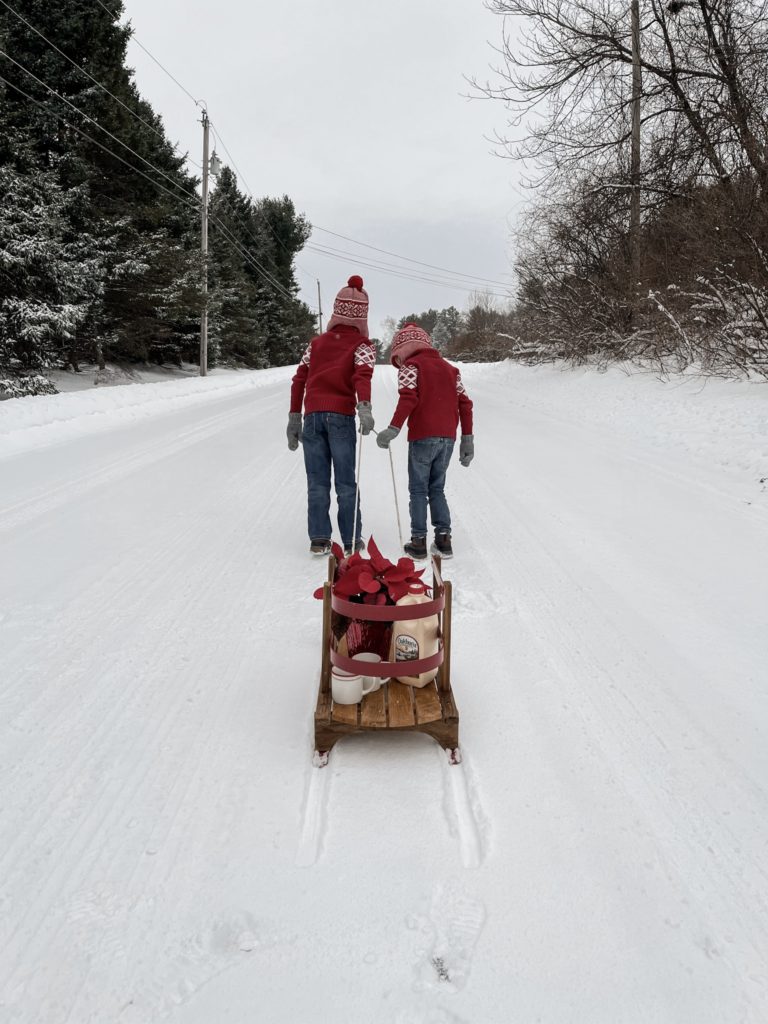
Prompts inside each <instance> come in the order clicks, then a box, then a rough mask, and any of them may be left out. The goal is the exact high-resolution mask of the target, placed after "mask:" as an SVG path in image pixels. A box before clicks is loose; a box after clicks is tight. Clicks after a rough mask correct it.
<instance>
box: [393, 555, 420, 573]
mask: <svg viewBox="0 0 768 1024" xmlns="http://www.w3.org/2000/svg"><path fill="white" fill-rule="evenodd" d="M415 568H416V565H415V564H414V561H413V559H412V558H398V560H397V569H398V571H406V572H413V570H414V569H415Z"/></svg>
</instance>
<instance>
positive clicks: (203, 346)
mask: <svg viewBox="0 0 768 1024" xmlns="http://www.w3.org/2000/svg"><path fill="white" fill-rule="evenodd" d="M202 123H203V208H202V215H201V217H202V221H201V232H200V250H201V252H202V255H203V309H202V312H201V313H200V376H201V377H206V376H207V375H208V162H209V161H208V145H209V140H208V134H209V129H210V121H209V120H208V111H207V110H205V109H204V110H203V121H202Z"/></svg>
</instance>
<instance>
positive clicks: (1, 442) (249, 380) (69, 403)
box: [0, 367, 295, 457]
mask: <svg viewBox="0 0 768 1024" xmlns="http://www.w3.org/2000/svg"><path fill="white" fill-rule="evenodd" d="M294 372H295V368H293V367H277V368H275V369H271V370H253V371H251V370H242V371H232V372H229V373H221V374H216V375H213V376H209V377H205V378H203V377H195V378H193V379H189V380H173V381H163V382H161V383H158V384H141V385H138V386H135V387H109V388H103V389H102V388H91V389H90V390H88V391H72V392H69V393H68V394H59V395H38V396H35V397H31V398H24V399H16V400H11V401H8V402H3V403H1V404H0V457H3V456H7V455H18V454H19V453H21V452H25V451H30V450H32V449H35V448H45V447H48V446H49V445H51V444H60V443H61V442H63V441H68V440H70V439H72V438H75V437H82V436H83V435H84V434H90V433H96V432H100V431H102V430H110V429H113V428H115V427H120V426H124V425H125V424H127V423H130V422H131V421H134V420H141V419H145V418H147V417H151V416H160V415H164V414H168V413H172V412H175V411H176V410H178V409H180V408H183V407H189V406H191V405H198V404H203V403H207V402H212V401H218V400H220V399H225V398H230V397H232V396H233V395H236V394H238V393H243V394H245V393H247V392H249V391H252V390H255V389H258V388H264V387H268V386H269V385H271V384H273V383H275V382H279V381H281V380H283V379H285V380H286V382H287V381H288V380H289V379H290V377H291V376H292V374H293V373H294ZM286 395H287V393H286ZM286 403H287V397H286ZM286 408H287V406H286Z"/></svg>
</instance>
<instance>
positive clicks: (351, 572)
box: [333, 565, 363, 597]
mask: <svg viewBox="0 0 768 1024" xmlns="http://www.w3.org/2000/svg"><path fill="white" fill-rule="evenodd" d="M362 569H363V567H362V566H359V565H353V566H351V567H350V568H349V569H348V570H347V572H345V573H344V575H343V576H340V577H339V579H338V581H337V582H336V583H335V584H334V587H333V589H334V592H335V593H336V594H338V596H339V597H352V596H353V595H354V594H359V593H360V573H361V572H362Z"/></svg>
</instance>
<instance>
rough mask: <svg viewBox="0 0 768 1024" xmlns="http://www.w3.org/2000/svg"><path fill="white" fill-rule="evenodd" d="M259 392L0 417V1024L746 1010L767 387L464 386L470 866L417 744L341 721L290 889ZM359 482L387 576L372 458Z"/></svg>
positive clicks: (314, 566)
mask: <svg viewBox="0 0 768 1024" xmlns="http://www.w3.org/2000/svg"><path fill="white" fill-rule="evenodd" d="M291 374H292V370H290V369H280V370H269V371H264V372H262V373H250V374H248V373H241V374H233V375H226V376H224V375H222V376H218V377H213V378H210V379H208V380H205V381H201V380H181V381H175V382H167V383H159V384H145V385H141V386H138V387H125V388H110V389H104V390H102V389H94V390H92V391H88V392H78V393H72V394H66V395H59V396H55V397H53V398H32V399H23V400H15V401H9V402H5V403H2V405H0V654H1V656H2V663H1V665H0V769H1V770H2V783H1V789H0V1020H2V1021H3V1024H5V1022H6V1021H8V1022H9V1024H10V1022H13V1024H65V1022H66V1024H108V1022H119V1024H151V1022H154V1021H174V1022H183V1024H254V1022H258V1024H359V1022H366V1024H533V1022H542V1024H765V1021H767V1020H768V990H767V988H768V884H767V882H768V686H766V683H767V682H768V386H767V385H765V384H760V383H757V382H755V383H747V382H740V383H737V382H724V381H718V380H709V381H704V380H703V379H699V378H695V377H689V378H678V379H676V380H674V381H670V382H667V383H662V382H660V381H658V380H656V379H655V377H653V376H652V375H649V374H636V375H633V376H628V375H626V374H624V373H622V372H621V371H619V370H612V371H610V372H608V373H605V374H599V373H596V372H595V371H593V370H582V371H570V370H568V371H562V370H560V369H557V368H550V367H548V368H538V369H532V368H526V367H520V366H515V365H511V364H497V365H491V366H468V367H466V368H465V370H464V378H465V381H466V383H467V386H468V389H469V391H470V394H471V396H472V397H473V399H474V401H475V409H476V429H475V433H476V449H477V457H476V459H475V462H474V463H473V464H472V466H471V467H470V468H469V469H468V470H465V469H462V468H461V467H459V466H458V464H457V462H455V463H454V465H453V466H452V468H451V470H450V473H449V477H448V492H449V498H450V500H451V506H452V511H453V515H454V546H455V549H456V552H457V557H456V558H455V559H454V561H453V562H451V563H447V564H446V575H447V576H449V577H450V578H451V579H452V580H453V582H454V587H455V608H454V653H453V659H454V660H453V678H454V691H455V694H456V699H457V702H458V705H459V709H460V712H461V736H462V748H463V752H464V758H465V763H464V772H465V775H466V778H467V781H468V788H469V797H470V803H471V807H472V812H473V820H474V822H475V823H476V829H477V836H478V839H479V843H480V855H481V856H480V864H479V867H477V868H474V869H471V868H467V867H465V859H462V849H461V843H460V842H459V834H458V832H459V829H458V826H459V824H460V822H458V821H457V819H456V810H455V804H454V802H453V800H452V799H451V776H450V772H451V771H453V769H451V768H450V767H449V766H448V764H447V762H446V761H445V758H444V755H443V754H442V752H441V751H440V749H439V747H438V746H437V745H436V744H434V743H432V741H430V740H428V739H426V738H424V737H420V736H376V737H372V738H370V739H368V738H353V739H348V740H344V741H343V742H342V743H340V744H339V745H338V746H337V747H336V748H335V750H334V752H333V754H332V756H331V762H330V764H329V766H328V767H327V768H325V769H322V771H323V772H325V773H327V775H326V776H325V785H324V787H323V788H324V799H325V805H324V807H323V808H322V810H323V811H324V813H323V815H322V818H321V824H322V831H321V835H320V848H319V856H318V858H317V860H316V862H315V863H314V864H313V865H312V866H309V867H302V866H299V864H297V860H299V861H300V860H301V857H299V856H298V853H299V849H300V837H301V830H302V822H303V816H304V810H305V805H306V803H307V800H308V798H309V796H310V789H311V779H312V778H313V774H312V773H313V771H314V772H316V771H317V769H312V767H311V746H312V743H311V729H312V712H313V709H314V702H315V695H316V684H317V672H318V669H319V658H320V613H321V607H320V604H319V602H317V601H315V600H314V599H313V597H312V591H313V589H314V588H315V586H317V585H318V584H319V583H320V582H321V581H322V578H323V575H324V566H323V565H322V564H318V563H316V562H314V563H313V562H312V561H310V560H309V557H308V555H307V553H306V551H307V541H306V536H305V494H306V491H305V477H304V470H303V463H302V460H301V453H300V452H298V453H290V452H289V451H288V450H287V447H286V443H285V420H286V410H287V404H288V382H289V379H290V376H291ZM394 404H395V378H394V373H393V371H392V370H391V369H389V368H383V367H378V368H377V370H376V374H375V377H374V403H373V405H374V415H375V416H376V418H377V425H378V426H383V425H385V423H386V422H388V417H389V415H390V413H391V411H392V409H393V408H394ZM393 450H394V453H395V459H396V468H397V473H398V480H399V488H400V491H399V493H400V505H401V509H403V508H405V507H406V506H407V489H406V483H405V442H404V439H403V438H400V439H398V440H397V441H396V442H395V443H394V446H393ZM362 489H363V520H364V531H365V533H366V534H368V533H371V532H372V533H373V534H374V536H375V538H376V540H377V542H378V544H379V546H380V547H381V548H382V550H383V551H384V553H385V554H388V555H390V556H392V555H396V554H397V524H396V521H395V515H394V503H393V497H392V488H391V479H390V475H389V460H388V457H387V456H386V454H385V453H383V452H381V451H380V450H379V449H378V448H376V446H375V443H374V441H373V439H372V438H370V439H367V441H366V444H365V446H364V449H363V467H362ZM405 525H406V524H404V526H405ZM315 777H316V776H315Z"/></svg>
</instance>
